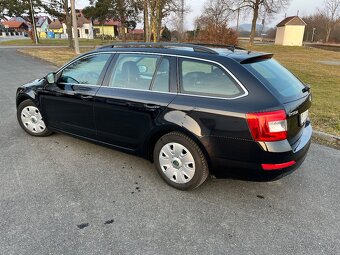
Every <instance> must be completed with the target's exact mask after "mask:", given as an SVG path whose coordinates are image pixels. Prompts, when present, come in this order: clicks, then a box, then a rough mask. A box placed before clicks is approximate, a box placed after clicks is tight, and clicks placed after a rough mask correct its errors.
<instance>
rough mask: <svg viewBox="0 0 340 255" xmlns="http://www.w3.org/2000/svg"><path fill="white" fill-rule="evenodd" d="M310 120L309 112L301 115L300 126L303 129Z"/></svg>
mask: <svg viewBox="0 0 340 255" xmlns="http://www.w3.org/2000/svg"><path fill="white" fill-rule="evenodd" d="M307 118H308V110H307V111H305V112H303V113H301V114H300V116H299V126H300V127H302V126H303V125H305V123H306V121H307Z"/></svg>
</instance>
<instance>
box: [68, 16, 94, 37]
mask: <svg viewBox="0 0 340 255" xmlns="http://www.w3.org/2000/svg"><path fill="white" fill-rule="evenodd" d="M76 13H77V30H78V37H79V38H83V39H93V25H92V22H91V20H89V19H87V18H85V17H84V15H83V13H82V10H76ZM63 31H64V36H65V37H67V32H66V24H65V23H63ZM72 33H73V30H72Z"/></svg>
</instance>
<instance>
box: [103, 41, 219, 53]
mask: <svg viewBox="0 0 340 255" xmlns="http://www.w3.org/2000/svg"><path fill="white" fill-rule="evenodd" d="M105 48H192V49H193V51H195V52H201V53H210V54H218V52H217V51H215V50H213V49H210V48H208V47H205V46H203V45H198V44H191V43H162V42H161V43H145V42H128V43H113V44H109V45H105V46H102V47H99V49H105Z"/></svg>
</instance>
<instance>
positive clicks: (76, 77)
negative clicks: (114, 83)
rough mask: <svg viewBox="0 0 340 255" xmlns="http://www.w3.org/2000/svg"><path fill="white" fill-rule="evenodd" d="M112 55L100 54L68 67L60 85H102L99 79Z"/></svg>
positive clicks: (60, 80) (64, 71)
mask: <svg viewBox="0 0 340 255" xmlns="http://www.w3.org/2000/svg"><path fill="white" fill-rule="evenodd" d="M110 56H111V54H98V55H92V56H89V57H84V58H82V59H79V60H77V61H75V62H74V63H72V64H71V65H69V66H68V67H66V68H65V69H64V70H63V71H62V74H61V76H60V78H59V82H60V83H71V84H89V85H100V84H99V82H100V81H99V77H100V75H101V73H102V71H103V69H104V66H105V64H106V63H107V61H108V60H109V58H110Z"/></svg>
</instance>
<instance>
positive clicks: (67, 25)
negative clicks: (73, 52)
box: [64, 1, 74, 49]
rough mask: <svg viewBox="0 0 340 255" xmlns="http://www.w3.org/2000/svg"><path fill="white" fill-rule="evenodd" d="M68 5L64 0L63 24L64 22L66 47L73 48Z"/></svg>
mask: <svg viewBox="0 0 340 255" xmlns="http://www.w3.org/2000/svg"><path fill="white" fill-rule="evenodd" d="M68 7H69V6H68V1H65V5H64V11H65V24H66V33H67V39H68V47H69V48H71V49H74V44H73V35H72V17H71V14H70V12H69V8H68Z"/></svg>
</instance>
